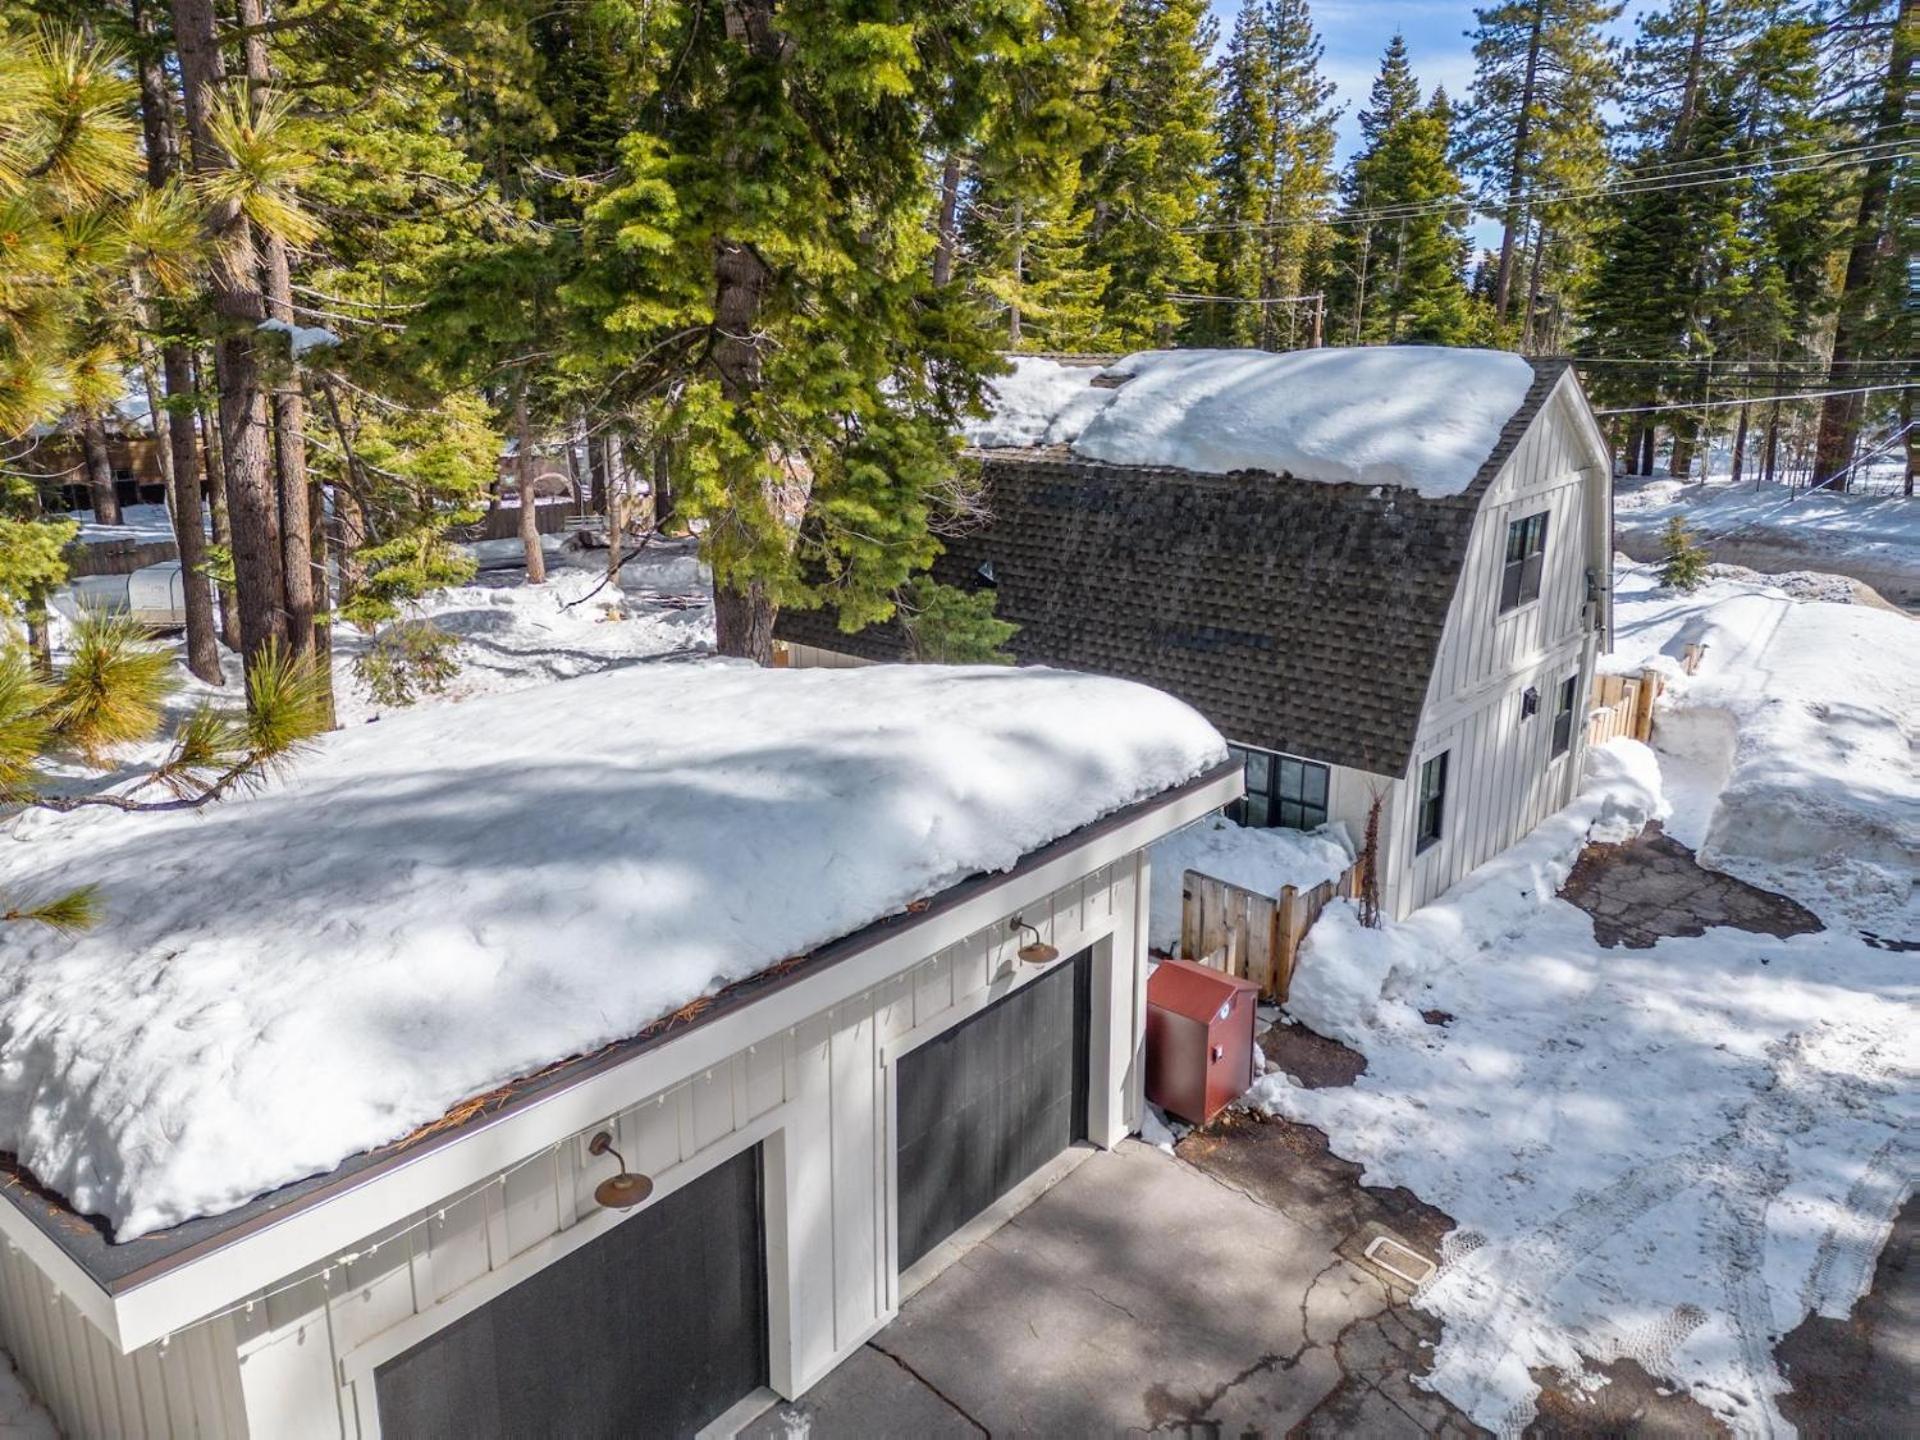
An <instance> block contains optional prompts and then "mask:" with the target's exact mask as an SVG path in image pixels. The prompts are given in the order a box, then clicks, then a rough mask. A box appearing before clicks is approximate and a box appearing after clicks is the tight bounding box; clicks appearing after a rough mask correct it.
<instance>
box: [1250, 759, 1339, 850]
mask: <svg viewBox="0 0 1920 1440" xmlns="http://www.w3.org/2000/svg"><path fill="white" fill-rule="evenodd" d="M1227 748H1228V749H1229V750H1230V751H1232V752H1233V756H1234V758H1235V759H1236V760H1238V761H1240V762H1241V763H1242V764H1243V765H1245V766H1246V767H1247V793H1246V797H1245V798H1244V799H1241V800H1236V801H1234V802H1233V804H1231V805H1229V806H1228V807H1227V818H1228V819H1230V820H1233V821H1235V822H1237V823H1239V824H1241V825H1248V826H1252V827H1254V828H1256V829H1258V828H1263V827H1267V826H1278V827H1280V828H1282V829H1286V830H1311V829H1313V828H1314V827H1315V826H1316V825H1324V824H1326V823H1327V782H1328V779H1329V777H1330V774H1331V772H1330V771H1329V770H1328V769H1327V767H1326V766H1324V765H1316V764H1314V762H1313V761H1311V760H1299V759H1296V758H1295V757H1293V756H1291V755H1276V754H1275V753H1274V752H1273V751H1271V750H1249V749H1247V748H1246V747H1245V746H1242V745H1229V746H1228V747H1227Z"/></svg>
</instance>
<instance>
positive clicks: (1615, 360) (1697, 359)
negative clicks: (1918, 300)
mask: <svg viewBox="0 0 1920 1440" xmlns="http://www.w3.org/2000/svg"><path fill="white" fill-rule="evenodd" d="M1567 359H1568V360H1569V361H1570V362H1572V363H1573V364H1575V365H1647V366H1669V365H1707V366H1713V365H1719V366H1723V367H1725V368H1726V369H1727V370H1729V371H1732V370H1733V369H1734V368H1735V367H1736V366H1745V367H1747V368H1748V369H1749V370H1826V369H1828V368H1836V369H1837V368H1838V367H1840V366H1843V365H1846V366H1872V367H1877V368H1882V369H1894V368H1906V369H1911V368H1914V367H1916V366H1920V360H1916V359H1911V358H1909V357H1907V356H1904V355H1897V356H1892V357H1890V358H1888V359H1885V360H1866V359H1861V360H1756V359H1747V358H1739V359H1733V358H1729V359H1721V358H1719V357H1718V356H1715V357H1714V358H1712V359H1709V358H1707V357H1706V356H1703V355H1671V356H1666V357H1663V358H1657V357H1648V356H1642V355H1569V356H1567ZM1727 378H1728V379H1729V380H1737V379H1741V378H1744V377H1742V376H1739V375H1733V374H1729V375H1728V376H1727ZM1759 378H1764V377H1759Z"/></svg>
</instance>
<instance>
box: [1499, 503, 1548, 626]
mask: <svg viewBox="0 0 1920 1440" xmlns="http://www.w3.org/2000/svg"><path fill="white" fill-rule="evenodd" d="M1546 562H1547V512H1546V511H1544V510H1542V511H1541V512H1540V513H1539V514H1538V515H1529V516H1527V517H1526V518H1525V519H1524V520H1516V521H1514V522H1513V523H1512V524H1511V525H1509V526H1507V563H1506V568H1504V569H1503V570H1502V571H1501V572H1500V613H1501V614H1502V615H1504V614H1506V613H1507V611H1509V610H1514V609H1518V608H1519V607H1520V606H1522V605H1524V604H1526V603H1527V602H1528V601H1529V600H1538V599H1539V598H1540V573H1541V571H1542V570H1544V569H1545V568H1546Z"/></svg>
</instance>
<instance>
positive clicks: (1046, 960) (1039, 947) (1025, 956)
mask: <svg viewBox="0 0 1920 1440" xmlns="http://www.w3.org/2000/svg"><path fill="white" fill-rule="evenodd" d="M1012 929H1013V931H1014V933H1015V934H1018V933H1019V932H1020V931H1022V930H1024V931H1026V932H1027V934H1029V935H1031V936H1033V940H1032V941H1031V943H1029V944H1026V945H1022V946H1021V947H1020V950H1019V955H1020V958H1021V959H1022V960H1024V961H1026V962H1027V964H1029V965H1051V964H1052V963H1053V962H1054V961H1056V960H1058V959H1059V958H1060V952H1059V951H1058V950H1056V949H1054V948H1053V946H1051V945H1049V944H1047V943H1046V941H1044V940H1042V939H1041V938H1040V932H1039V931H1038V930H1036V929H1034V928H1033V926H1031V925H1029V924H1027V922H1026V921H1024V920H1022V919H1021V918H1020V917H1019V916H1018V915H1016V916H1014V917H1013V926H1012Z"/></svg>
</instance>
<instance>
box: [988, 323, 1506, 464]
mask: <svg viewBox="0 0 1920 1440" xmlns="http://www.w3.org/2000/svg"><path fill="white" fill-rule="evenodd" d="M1101 373H1102V374H1103V375H1104V376H1105V377H1106V378H1107V379H1109V380H1112V379H1122V378H1123V383H1121V384H1119V385H1118V386H1117V387H1116V388H1113V389H1104V388H1093V387H1092V379H1093V373H1092V372H1091V371H1088V370H1086V369H1073V368H1071V367H1065V366H1060V365H1055V364H1053V363H1052V362H1049V361H1025V362H1021V366H1020V369H1019V370H1017V371H1016V373H1015V375H1014V376H1012V377H1009V380H1005V381H1000V382H998V383H997V385H996V393H997V394H998V393H1003V391H1002V387H1006V388H1005V390H1004V408H1003V409H1002V410H1000V411H997V412H996V417H995V419H994V420H993V421H992V422H990V424H989V426H988V427H984V428H982V429H981V430H980V431H978V432H973V431H970V432H969V438H970V439H973V442H974V443H975V444H979V445H1037V444H1051V443H1057V442H1061V441H1070V442H1071V443H1072V445H1073V450H1074V453H1075V454H1077V455H1084V456H1086V457H1087V458H1088V459H1092V460H1103V461H1106V462H1108V463H1110V464H1114V465H1144V466H1173V467H1176V468H1179V469H1184V470H1197V471H1201V472H1203V473H1207V474H1215V475H1226V474H1231V473H1233V472H1234V471H1237V470H1265V471H1273V472H1276V473H1284V474H1288V475H1293V476H1296V477H1298V478H1300V479H1303V480H1320V481H1327V482H1330V483H1339V482H1349V483H1352V484H1356V485H1395V486H1402V487H1405V488H1407V489H1410V490H1414V491H1416V492H1418V493H1419V494H1421V495H1426V496H1443V495H1457V494H1459V493H1460V492H1461V491H1463V490H1464V489H1466V487H1467V486H1468V484H1469V483H1471V482H1472V480H1473V477H1474V476H1475V474H1477V473H1478V472H1479V469H1480V466H1481V465H1482V463H1484V462H1485V460H1486V458H1487V456H1488V454H1489V453H1490V452H1491V451H1492V450H1493V447H1494V444H1495V443H1496V442H1497V441H1498V439H1499V437H1500V432H1501V430H1502V429H1503V428H1504V427H1505V425H1506V423H1507V421H1508V420H1510V419H1512V418H1513V414H1514V412H1515V411H1516V410H1518V409H1519V408H1520V402H1521V401H1522V400H1523V399H1525V398H1526V394H1527V390H1528V388H1529V387H1530V386H1531V385H1532V384H1533V367H1532V366H1531V365H1529V364H1528V363H1527V362H1526V361H1525V360H1524V359H1522V358H1521V357H1520V356H1518V355H1512V354H1507V353H1505V352H1501V351H1493V350H1453V349H1446V348H1442V347H1438V346H1427V345H1379V346H1365V347H1360V348H1356V349H1324V350H1295V351H1290V352H1288V353H1286V354H1281V355H1274V354H1269V353H1267V352H1266V351H1262V350H1154V351H1145V352H1142V353H1140V354H1137V355H1129V356H1127V357H1126V358H1125V359H1123V360H1121V361H1119V362H1118V363H1116V364H1115V365H1113V366H1112V367H1110V368H1109V369H1108V370H1106V371H1104V372H1101ZM982 435H990V436H993V437H994V438H979V437H980V436H982Z"/></svg>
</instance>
